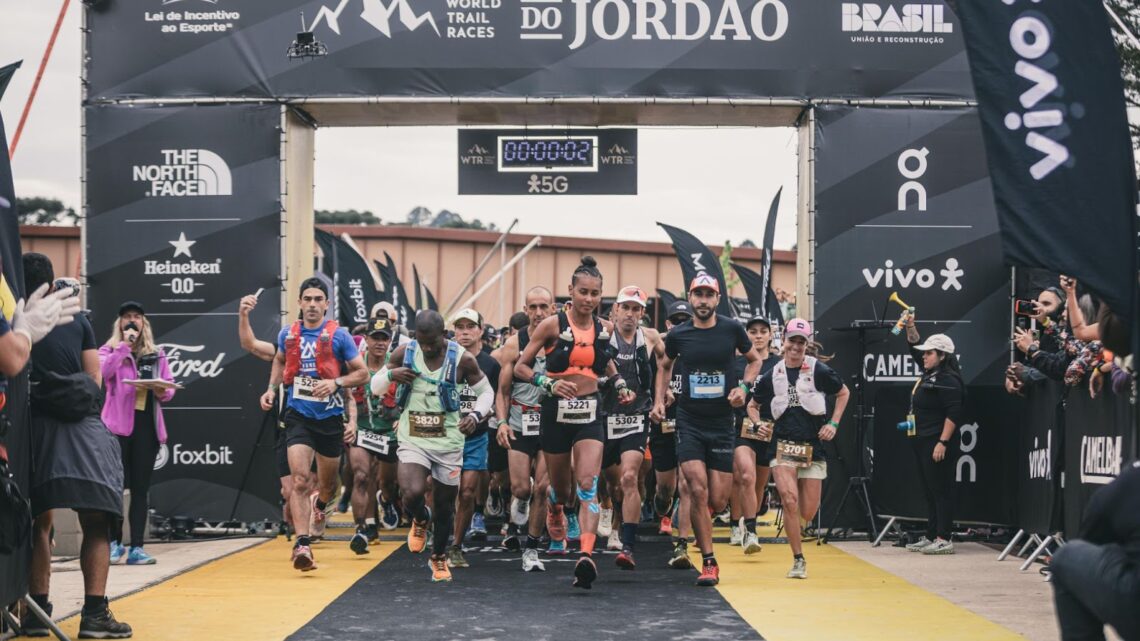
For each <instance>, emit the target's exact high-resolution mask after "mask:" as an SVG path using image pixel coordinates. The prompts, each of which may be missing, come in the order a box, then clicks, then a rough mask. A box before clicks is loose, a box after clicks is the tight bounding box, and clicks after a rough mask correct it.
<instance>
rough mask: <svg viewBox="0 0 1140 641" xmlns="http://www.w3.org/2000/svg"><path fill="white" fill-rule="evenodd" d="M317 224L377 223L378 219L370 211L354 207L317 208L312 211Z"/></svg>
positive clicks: (378, 222)
mask: <svg viewBox="0 0 1140 641" xmlns="http://www.w3.org/2000/svg"><path fill="white" fill-rule="evenodd" d="M313 216H314V218H315V219H316V223H317V224H318V225H379V224H380V219H379V218H377V217H376V216H375V214H373V213H372V212H370V211H356V210H355V209H348V210H336V211H328V210H324V209H318V210H316V211H314V212H313Z"/></svg>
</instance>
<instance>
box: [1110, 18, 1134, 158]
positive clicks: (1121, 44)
mask: <svg viewBox="0 0 1140 641" xmlns="http://www.w3.org/2000/svg"><path fill="white" fill-rule="evenodd" d="M1105 1H1106V4H1108V7H1109V9H1111V10H1112V12H1113V13H1114V14H1116V15H1117V17H1119V18H1120V20H1121V22H1123V23H1124V25H1125V26H1126V27H1127V28H1128V30H1129V31H1130V32H1131V33H1132V34H1133V35H1137V34H1140V2H1138V0H1105ZM1110 20H1111V19H1110ZM1112 33H1113V36H1114V37H1115V40H1116V52H1117V53H1118V54H1120V66H1121V76H1122V77H1123V79H1124V99H1125V101H1126V102H1127V104H1128V107H1129V108H1130V109H1135V108H1138V107H1140V49H1138V48H1137V47H1136V45H1135V44H1133V42H1132V39H1131V38H1129V37H1128V36H1127V35H1126V34H1124V33H1122V32H1121V31H1120V27H1119V26H1118V25H1117V24H1116V21H1115V20H1112ZM1128 128H1129V129H1130V130H1131V133H1132V146H1133V147H1134V148H1136V147H1140V125H1137V123H1136V122H1129V124H1128Z"/></svg>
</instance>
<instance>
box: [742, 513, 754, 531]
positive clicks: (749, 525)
mask: <svg viewBox="0 0 1140 641" xmlns="http://www.w3.org/2000/svg"><path fill="white" fill-rule="evenodd" d="M744 529H745V531H747V532H749V533H751V534H756V517H753V518H750V519H744Z"/></svg>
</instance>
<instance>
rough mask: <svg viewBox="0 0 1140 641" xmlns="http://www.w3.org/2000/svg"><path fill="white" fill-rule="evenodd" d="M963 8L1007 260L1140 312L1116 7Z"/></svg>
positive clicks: (1058, 2) (1056, 0)
mask: <svg viewBox="0 0 1140 641" xmlns="http://www.w3.org/2000/svg"><path fill="white" fill-rule="evenodd" d="M960 11H961V15H962V23H963V30H964V32H965V36H966V44H967V47H968V50H969V56H970V63H971V71H972V75H973V80H974V86H975V87H976V88H977V94H978V106H979V110H980V112H981V119H982V131H983V133H984V134H985V136H984V137H985V143H986V152H987V156H988V159H989V167H990V171H991V173H992V174H993V185H994V198H995V200H996V202H997V214H998V220H999V222H1000V224H1001V228H1002V236H1001V238H1002V249H1003V251H1004V253H1005V257H1006V260H1008V261H1009V262H1010V263H1012V264H1015V265H1024V266H1028V267H1041V268H1045V269H1049V270H1051V271H1057V272H1061V273H1064V274H1068V275H1070V276H1074V277H1075V278H1077V280H1079V281H1080V282H1081V283H1082V284H1084V285H1085V286H1086V287H1088V288H1089V289H1090V290H1092V291H1093V292H1095V293H1096V294H1097V295H1098V296H1100V298H1102V299H1103V300H1105V301H1106V302H1107V303H1108V305H1109V306H1110V307H1111V308H1112V309H1113V311H1115V312H1116V313H1117V314H1119V315H1121V316H1124V317H1131V316H1132V314H1133V312H1134V310H1135V307H1134V297H1135V296H1136V270H1137V257H1136V256H1137V242H1136V233H1137V221H1136V172H1135V169H1134V167H1133V163H1134V160H1133V155H1132V146H1131V138H1130V137H1129V131H1128V118H1127V115H1126V113H1125V103H1124V87H1123V85H1122V81H1121V78H1120V58H1119V57H1118V56H1117V54H1116V49H1115V47H1114V44H1113V35H1112V33H1111V31H1110V26H1109V18H1108V16H1107V15H1106V13H1105V7H1104V6H1102V4H1101V3H1100V2H1069V1H1066V0H1046V1H1044V2H1034V3H1028V2H1017V3H1011V2H962V3H961V8H960ZM1134 322H1135V321H1134Z"/></svg>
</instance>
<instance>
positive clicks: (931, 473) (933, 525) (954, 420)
mask: <svg viewBox="0 0 1140 641" xmlns="http://www.w3.org/2000/svg"><path fill="white" fill-rule="evenodd" d="M906 338H907V342H908V343H910V346H911V347H910V349H911V355H912V356H913V357H914V359H915V360H916V361H919V362H921V363H922V369H923V372H922V376H921V377H920V378H919V379H918V381H916V382H915V384H914V389H913V390H912V391H911V407H910V412H908V416H907V420H909V421H911V422H912V426H911V428H910V429H909V430H908V431H907V435H908V436H909V437H910V442H911V448H912V450H913V451H914V456H915V460H916V461H917V462H918V469H919V477H918V479H919V482H920V484H921V485H922V492H923V494H924V495H925V496H926V509H927V514H928V515H929V518H928V520H927V525H926V534H925V535H924V536H923V537H922V538H921V539H919V540H918V541H916V542H915V543H912V544H910V545H908V546H907V549H908V550H910V551H911V552H922V553H923V554H953V553H954V544H953V543H951V541H950V531H951V528H952V527H953V523H954V517H953V505H954V463H953V461H952V460H951V457H950V456H949V454H950V449H951V446H952V442H951V440H950V439H951V437H953V436H954V430H955V429H957V427H958V426H959V425H961V424H962V418H963V415H964V400H965V390H966V386H965V384H964V383H963V382H962V371H961V369H960V368H959V367H958V359H957V358H956V357H955V356H954V341H952V340H950V337H949V336H946V335H945V334H932V335H931V336H929V337H927V339H926V342H924V343H921V344H919V340H920V339H919V335H918V329H917V328H915V326H914V317H913V315H912V316H911V317H910V318H909V319H908V320H907V325H906Z"/></svg>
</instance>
